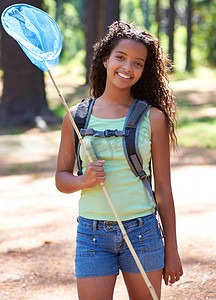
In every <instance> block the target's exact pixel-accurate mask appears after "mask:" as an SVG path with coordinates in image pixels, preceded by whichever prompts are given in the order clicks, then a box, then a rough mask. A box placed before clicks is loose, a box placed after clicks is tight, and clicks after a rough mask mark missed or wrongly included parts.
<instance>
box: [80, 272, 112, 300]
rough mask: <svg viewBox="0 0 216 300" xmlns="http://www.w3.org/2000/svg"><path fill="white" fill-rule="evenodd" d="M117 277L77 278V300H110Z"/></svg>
mask: <svg viewBox="0 0 216 300" xmlns="http://www.w3.org/2000/svg"><path fill="white" fill-rule="evenodd" d="M116 277H117V275H110V276H103V277H85V278H77V290H78V296H79V300H101V299H103V300H112V298H113V291H114V287H115V282H116Z"/></svg>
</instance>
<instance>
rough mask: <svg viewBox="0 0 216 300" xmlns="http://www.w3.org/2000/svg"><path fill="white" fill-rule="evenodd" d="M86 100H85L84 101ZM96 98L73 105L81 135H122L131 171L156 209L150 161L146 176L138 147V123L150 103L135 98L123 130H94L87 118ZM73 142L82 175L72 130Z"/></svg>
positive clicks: (75, 139)
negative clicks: (140, 181) (142, 185)
mask: <svg viewBox="0 0 216 300" xmlns="http://www.w3.org/2000/svg"><path fill="white" fill-rule="evenodd" d="M86 100H87V101H86ZM95 100H96V99H91V98H88V99H83V100H82V102H81V103H79V104H77V105H76V106H75V109H74V112H73V118H74V121H75V123H76V125H77V127H78V129H79V131H80V134H81V136H82V137H84V136H86V135H90V136H93V135H94V136H99V137H110V136H122V138H123V148H124V154H125V157H126V159H127V161H128V164H129V166H130V168H131V171H132V172H133V173H134V175H135V176H139V177H140V179H141V180H142V182H143V184H144V186H145V187H146V189H147V190H148V192H149V194H150V196H151V198H152V201H153V203H154V204H155V207H156V209H157V203H156V200H155V197H154V192H153V191H152V187H151V161H150V163H149V166H150V176H149V177H148V176H147V174H146V173H145V171H144V170H143V167H142V157H141V155H140V152H139V149H138V134H137V133H138V130H139V127H140V124H141V122H142V120H143V118H144V117H145V115H146V113H147V112H148V110H149V109H150V107H151V105H150V104H148V102H147V101H145V100H137V99H135V100H134V101H133V103H132V105H131V107H130V109H129V111H128V114H127V116H126V120H125V123H124V128H123V130H110V129H107V130H105V131H96V130H94V129H93V128H88V129H87V126H88V122H89V118H90V116H91V112H92V108H93V105H94V102H95ZM73 136H74V143H75V155H76V162H77V168H78V172H77V175H82V161H81V159H80V156H79V148H80V142H79V139H78V137H77V134H76V132H75V131H74V130H73ZM92 148H93V151H94V153H95V155H96V157H97V154H96V152H95V150H94V147H93V145H92Z"/></svg>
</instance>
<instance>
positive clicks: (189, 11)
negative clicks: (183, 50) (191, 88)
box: [186, 0, 192, 72]
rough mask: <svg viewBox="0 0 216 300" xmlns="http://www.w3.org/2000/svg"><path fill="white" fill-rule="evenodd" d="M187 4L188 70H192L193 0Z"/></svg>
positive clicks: (189, 0)
mask: <svg viewBox="0 0 216 300" xmlns="http://www.w3.org/2000/svg"><path fill="white" fill-rule="evenodd" d="M187 2H188V6H187V60H186V71H189V72H190V71H191V36H192V22H191V20H192V1H191V0H188V1H187Z"/></svg>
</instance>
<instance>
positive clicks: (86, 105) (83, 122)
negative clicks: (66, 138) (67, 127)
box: [73, 98, 95, 175]
mask: <svg viewBox="0 0 216 300" xmlns="http://www.w3.org/2000/svg"><path fill="white" fill-rule="evenodd" d="M86 100H87V101H86ZM94 102H95V99H91V98H90V99H89V98H88V99H83V100H82V102H81V103H78V104H77V105H76V106H75V108H74V112H73V118H74V121H75V123H76V125H77V127H78V129H79V131H81V129H83V128H86V127H87V126H88V122H89V118H90V115H91V111H92V107H93V105H94ZM73 137H74V147H75V155H76V161H77V168H78V173H77V174H78V175H82V162H81V159H80V156H79V149H80V142H79V139H78V136H77V134H76V132H75V130H74V129H73Z"/></svg>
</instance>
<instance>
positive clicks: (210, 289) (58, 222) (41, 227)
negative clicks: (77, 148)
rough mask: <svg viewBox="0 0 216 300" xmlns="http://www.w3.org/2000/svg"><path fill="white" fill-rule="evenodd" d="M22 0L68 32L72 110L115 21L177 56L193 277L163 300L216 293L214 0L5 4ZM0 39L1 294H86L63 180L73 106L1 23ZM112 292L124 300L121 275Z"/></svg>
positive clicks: (184, 215)
mask: <svg viewBox="0 0 216 300" xmlns="http://www.w3.org/2000/svg"><path fill="white" fill-rule="evenodd" d="M19 2H20V3H27V4H30V5H33V6H36V7H40V8H42V9H43V10H45V11H46V12H47V13H48V14H49V15H51V16H52V17H53V18H54V19H55V20H56V21H57V23H58V25H59V27H60V30H61V33H62V39H63V50H62V53H61V56H60V64H59V66H57V67H56V68H54V69H53V70H52V74H53V75H54V77H55V79H56V81H57V83H58V85H59V87H60V89H61V92H62V94H63V95H64V97H65V99H66V101H67V103H68V106H72V105H74V104H75V103H77V102H79V101H80V100H81V99H82V98H84V97H88V96H89V95H88V84H87V79H88V69H89V63H90V57H91V53H92V45H93V42H94V41H95V40H97V39H99V38H100V37H101V36H102V35H103V33H104V32H106V30H107V25H109V24H111V22H112V20H116V19H118V18H119V19H121V20H123V21H126V22H133V21H135V22H136V23H137V24H138V25H140V26H142V27H144V28H145V29H146V30H148V31H150V32H151V33H152V34H154V35H155V36H157V37H158V38H159V40H160V43H161V45H162V47H163V48H164V50H165V52H166V53H168V54H169V56H170V57H171V58H172V59H173V62H174V65H175V68H174V69H173V70H172V74H171V76H170V80H171V81H170V85H171V87H172V89H173V92H174V95H175V96H176V101H177V106H178V113H179V123H178V141H179V151H178V153H176V154H175V155H174V154H172V157H171V163H172V173H173V177H172V178H173V191H174V196H175V202H176V210H177V231H178V238H179V247H180V253H181V257H182V262H183V267H184V271H185V274H184V276H183V277H182V280H181V281H180V282H179V284H178V285H174V286H170V287H168V288H164V287H163V289H162V295H163V297H162V298H163V299H179V300H187V299H188V300H192V299H216V290H215V282H216V277H215V276H216V274H215V268H216V261H215V258H214V257H215V249H216V238H215V211H216V204H215V198H216V194H215V189H214V185H215V183H214V181H215V172H216V138H215V134H216V84H215V83H216V68H215V67H216V34H215V33H216V0H170V1H168V0H66V1H63V0H56V1H55V0H43V1H42V0H26V1H25V0H22V1H19V0H17V1H15V0H1V1H0V12H2V11H3V9H4V8H6V7H7V6H9V5H11V4H14V3H19ZM0 27H1V25H0ZM0 43H1V48H0V49H1V51H0V55H1V66H0V67H1V70H0V236H1V238H0V241H1V244H0V246H1V248H0V264H1V270H0V298H1V299H3V300H6V299H13V300H18V299H22V300H23V299H34V300H37V299H38V300H42V299H45V300H48V299H52V300H53V299H55V300H57V299H61V300H62V299H70V300H71V299H77V294H76V285H75V278H74V273H73V267H74V265H73V262H74V251H75V228H76V221H75V220H76V216H77V201H78V196H77V195H74V196H71V195H69V197H68V195H62V194H60V193H58V192H57V191H56V189H55V185H54V172H55V165H56V156H57V151H58V145H59V140H60V128H61V120H62V118H63V116H64V114H65V110H64V108H63V107H62V105H61V104H60V101H59V97H58V95H57V94H56V91H55V89H54V86H53V85H52V83H51V81H50V78H49V77H48V76H47V74H46V73H43V72H42V71H40V70H39V69H37V68H36V67H35V66H34V65H33V64H32V63H31V62H30V61H29V60H28V58H27V57H26V56H25V54H24V53H23V51H22V50H21V49H20V47H19V46H18V44H17V43H16V42H15V41H14V40H13V39H12V38H11V37H9V36H8V35H7V34H6V33H5V32H4V31H3V29H2V27H1V39H0ZM71 200H74V201H71ZM114 299H117V300H120V299H124V300H125V299H127V296H126V291H125V290H124V284H123V283H121V281H120V284H119V285H118V286H117V289H116V295H115V297H114Z"/></svg>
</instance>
